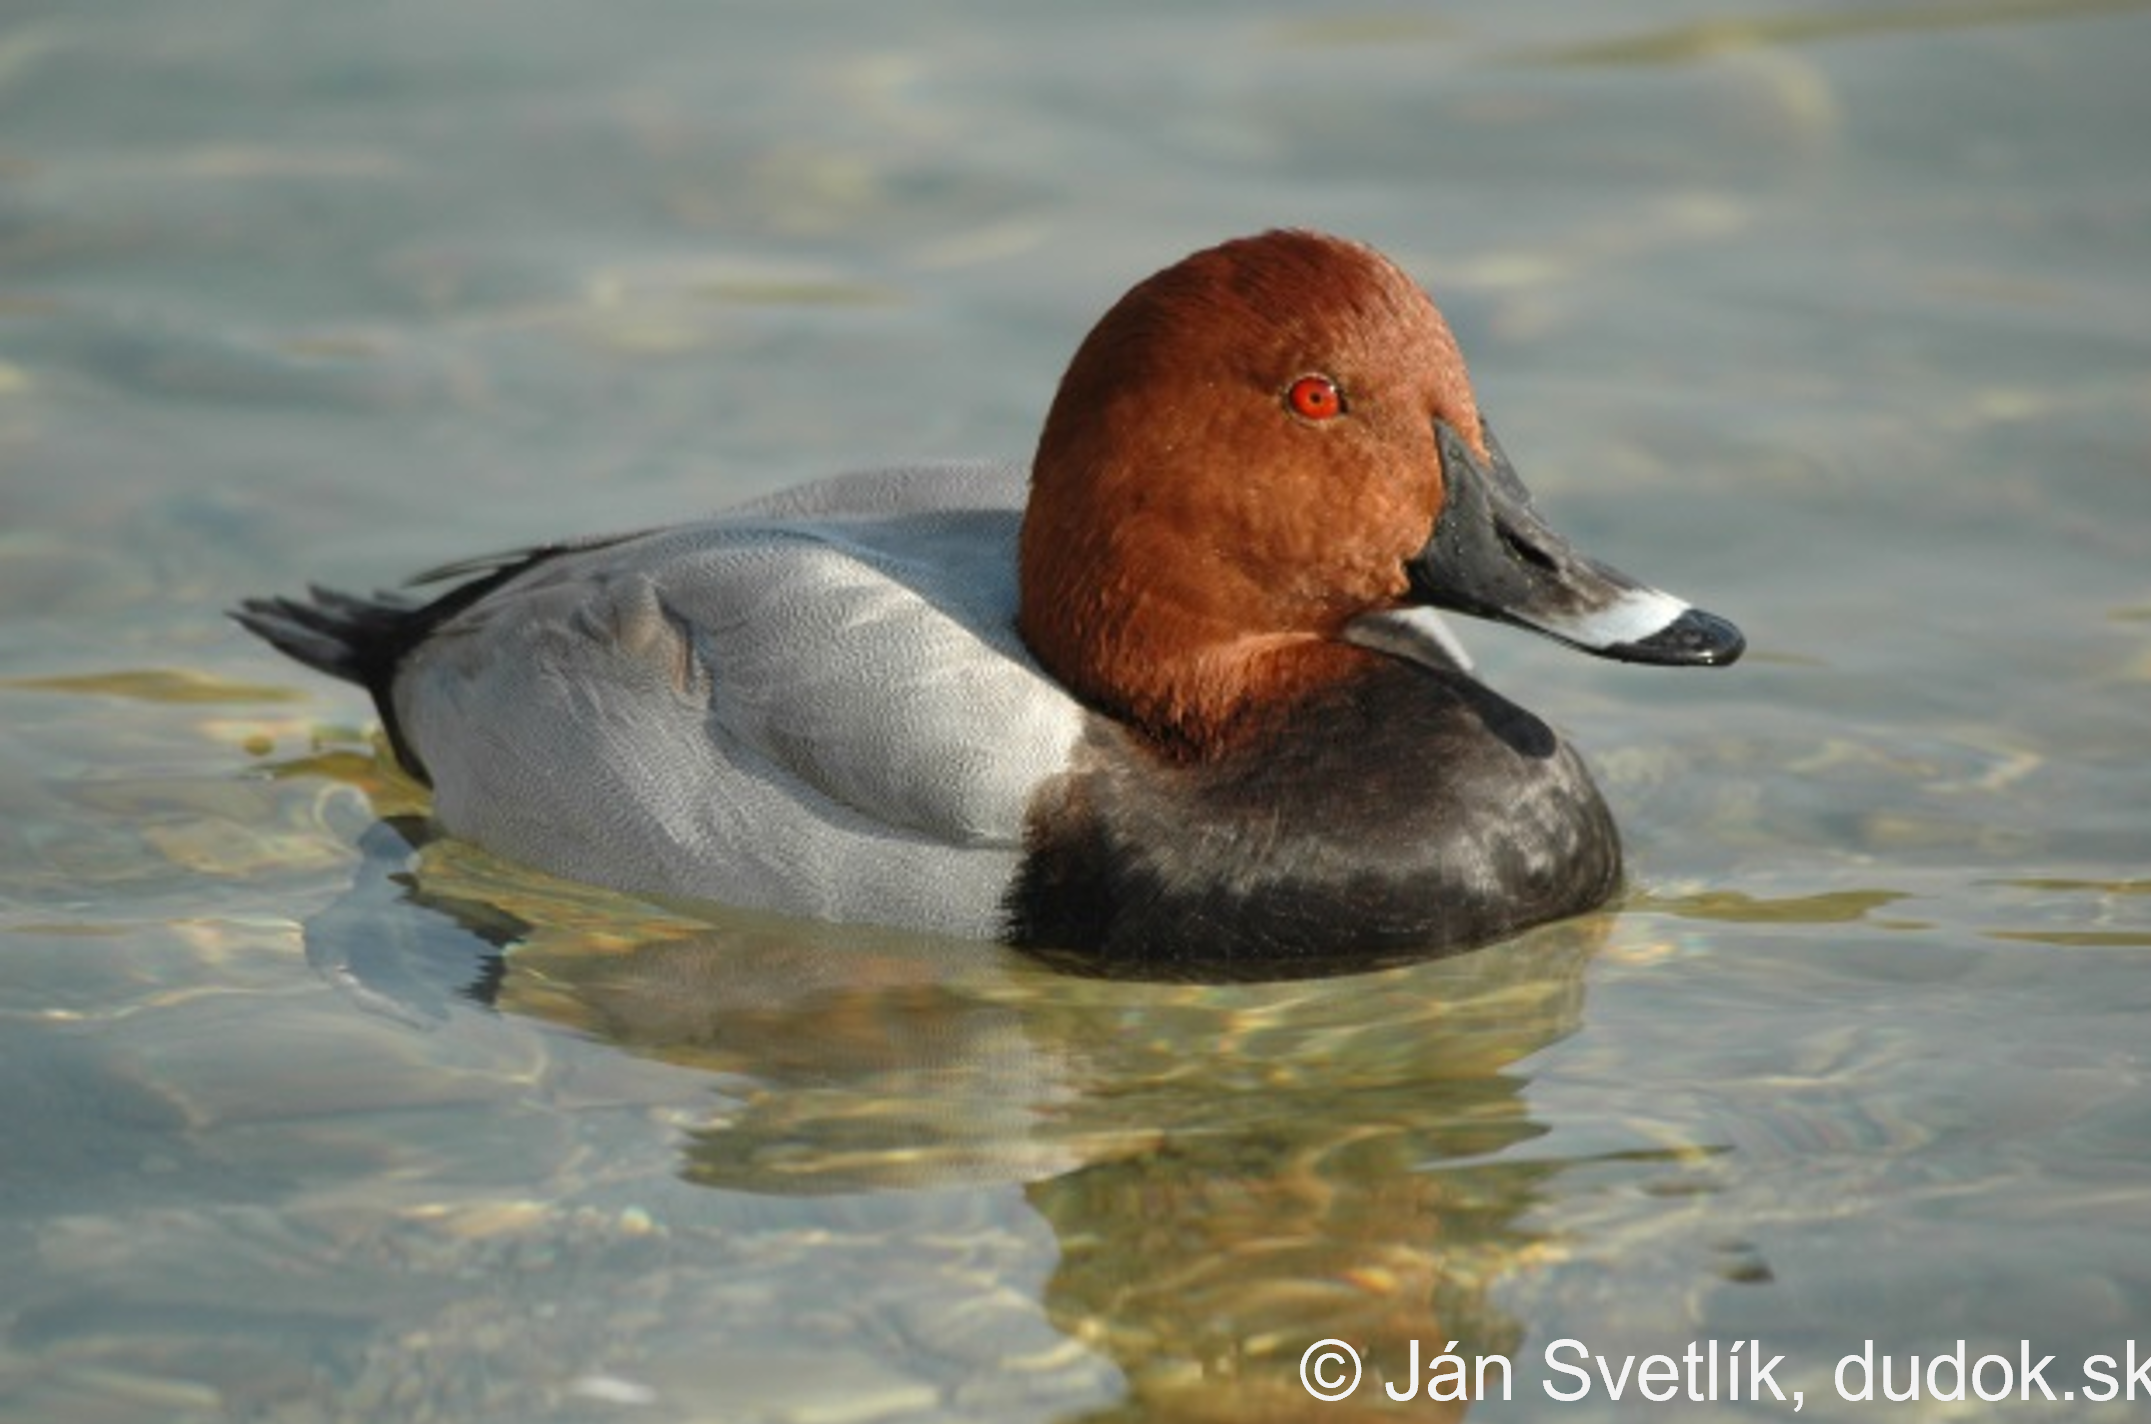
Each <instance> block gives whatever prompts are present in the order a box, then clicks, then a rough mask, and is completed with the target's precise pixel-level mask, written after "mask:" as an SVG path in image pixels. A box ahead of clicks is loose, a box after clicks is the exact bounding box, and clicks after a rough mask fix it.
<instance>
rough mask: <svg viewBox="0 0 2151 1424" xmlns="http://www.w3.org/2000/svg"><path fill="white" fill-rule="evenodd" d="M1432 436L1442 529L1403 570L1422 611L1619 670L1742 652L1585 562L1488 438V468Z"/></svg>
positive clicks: (1713, 625)
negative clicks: (1488, 622) (1529, 633)
mask: <svg viewBox="0 0 2151 1424" xmlns="http://www.w3.org/2000/svg"><path fill="white" fill-rule="evenodd" d="M1482 428H1483V427H1482ZM1435 433H1436V435H1437V436H1438V437H1439V439H1440V442H1441V462H1442V485H1443V501H1442V512H1441V518H1440V519H1439V520H1438V521H1436V523H1435V525H1434V535H1433V537H1432V538H1431V539H1429V540H1428V541H1427V545H1426V547H1425V548H1424V549H1422V550H1420V552H1419V553H1418V555H1417V556H1416V557H1414V558H1413V559H1412V560H1411V562H1410V564H1409V565H1408V566H1407V568H1408V570H1409V573H1410V577H1411V586H1412V594H1413V596H1414V597H1415V598H1417V599H1418V600H1419V601H1421V602H1424V603H1428V604H1431V605H1433V606H1435V607H1437V608H1446V609H1451V610H1453V611H1455V612H1458V613H1468V614H1471V615H1472V616H1474V617H1478V618H1490V619H1493V620H1495V621H1497V622H1501V623H1514V624H1515V625H1517V626H1518V627H1520V628H1529V629H1531V630H1533V631H1534V632H1538V633H1543V634H1545V635H1546V636H1547V637H1549V638H1553V639H1555V640H1557V641H1559V642H1563V643H1567V644H1568V645H1569V646H1570V647H1573V648H1581V649H1582V650H1583V651H1585V652H1587V653H1596V654H1597V655H1598V656H1600V657H1602V658H1614V659H1617V660H1619V661H1621V662H1630V663H1658V664H1662V665H1666V666H1701V667H1723V666H1724V665H1726V664H1727V663H1730V662H1733V661H1734V660H1735V659H1737V658H1739V656H1740V654H1741V651H1742V650H1743V649H1745V648H1746V647H1747V640H1746V639H1745V638H1743V637H1742V636H1741V633H1740V630H1739V629H1738V628H1736V627H1734V626H1733V625H1732V624H1731V623H1729V622H1727V621H1726V620H1725V619H1723V618H1720V617H1718V616H1717V615H1716V614H1714V613H1705V612H1704V611H1703V610H1702V609H1700V608H1695V607H1691V606H1690V605H1689V604H1688V603H1687V602H1685V601H1684V600H1682V599H1678V598H1675V597H1674V596H1673V595H1672V594H1669V593H1661V592H1660V591H1659V590H1657V589H1655V588H1651V587H1649V586H1648V585H1646V584H1641V583H1638V582H1637V581H1636V580H1634V579H1632V578H1630V577H1629V576H1628V575H1626V574H1624V573H1622V572H1621V571H1620V570H1618V569H1614V568H1609V567H1608V566H1607V565H1605V564H1602V563H1599V562H1598V561H1597V560H1596V559H1591V558H1586V557H1585V556H1584V555H1583V554H1580V553H1578V552H1577V551H1576V549H1575V548H1574V546H1572V545H1571V544H1570V543H1569V542H1568V540H1566V539H1564V538H1562V537H1561V536H1560V535H1559V534H1556V533H1555V532H1554V531H1553V529H1552V528H1550V527H1549V526H1548V525H1547V523H1546V521H1545V520H1544V519H1542V518H1540V517H1539V512H1538V510H1537V509H1536V508H1534V507H1533V505H1532V503H1531V492H1530V491H1529V490H1527V489H1525V488H1524V484H1523V481H1522V480H1520V479H1518V478H1517V477H1516V472H1515V470H1513V469H1512V468H1510V466H1509V461H1508V457H1507V456H1506V455H1504V454H1502V452H1501V446H1500V445H1499V444H1498V443H1496V442H1495V440H1494V437H1493V433H1492V432H1491V431H1487V432H1486V448H1487V452H1488V458H1486V459H1483V460H1482V459H1481V458H1480V457H1479V456H1478V455H1477V454H1476V453H1474V452H1473V450H1472V448H1471V446H1470V445H1469V444H1467V443H1466V442H1465V440H1464V438H1463V437H1462V436H1460V435H1458V434H1457V433H1456V431H1454V430H1452V429H1450V428H1449V426H1448V425H1446V424H1443V423H1441V422H1438V421H1437V422H1436V423H1435Z"/></svg>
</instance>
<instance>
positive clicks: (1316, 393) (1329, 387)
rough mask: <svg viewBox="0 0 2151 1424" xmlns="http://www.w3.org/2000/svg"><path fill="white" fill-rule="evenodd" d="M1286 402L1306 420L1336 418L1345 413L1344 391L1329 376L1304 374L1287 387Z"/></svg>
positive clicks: (1293, 411) (1295, 412) (1295, 413)
mask: <svg viewBox="0 0 2151 1424" xmlns="http://www.w3.org/2000/svg"><path fill="white" fill-rule="evenodd" d="M1285 404H1286V405H1287V406H1290V407H1291V408H1292V413H1293V414H1294V415H1297V416H1299V417H1301V418H1302V419H1304V420H1335V419H1336V418H1337V417H1338V416H1340V415H1343V414H1344V392H1342V391H1340V390H1338V389H1337V383H1336V382H1335V381H1333V380H1331V379H1330V378H1329V377H1327V376H1302V377H1300V378H1299V379H1298V380H1296V381H1294V382H1293V383H1292V384H1291V386H1289V387H1288V388H1287V389H1286V391H1285Z"/></svg>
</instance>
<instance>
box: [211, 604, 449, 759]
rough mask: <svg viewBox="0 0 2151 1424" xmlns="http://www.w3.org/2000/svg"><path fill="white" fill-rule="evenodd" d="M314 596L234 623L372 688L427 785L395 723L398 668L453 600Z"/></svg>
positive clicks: (395, 739)
mask: <svg viewBox="0 0 2151 1424" xmlns="http://www.w3.org/2000/svg"><path fill="white" fill-rule="evenodd" d="M454 592H460V590H456V591H454ZM454 592H451V594H450V595H449V598H452V597H453V596H454ZM307 594H308V598H306V599H298V598H250V599H247V600H246V601H245V602H244V603H241V604H240V605H239V606H238V607H237V608H234V609H232V610H231V617H232V620H233V621H234V622H236V623H237V624H238V625H239V626H240V627H242V628H244V629H246V630H247V631H248V632H249V633H252V634H254V635H255V636H256V637H258V638H260V639H262V640H263V641H264V642H266V643H268V644H269V645H270V646H271V647H273V648H275V649H276V650H277V651H278V652H280V653H284V654H287V655H288V656H290V657H293V658H296V659H297V660H298V661H300V662H302V663H305V664H306V665H307V666H308V667H310V668H314V669H316V670H317V671H320V672H325V673H327V674H328V675H329V676H331V677H340V678H342V679H343V680H344V681H345V682H355V683H357V684H358V685H359V686H360V687H363V688H365V689H366V691H367V692H368V693H370V694H372V696H373V705H374V707H375V708H376V710H378V711H379V712H380V714H381V724H382V726H383V727H384V728H386V729H387V732H388V744H389V746H390V747H391V748H393V749H394V751H395V753H396V760H397V761H399V762H401V763H403V767H404V770H406V771H408V772H410V773H411V774H412V775H413V776H415V777H417V778H418V779H419V780H421V781H425V780H427V777H426V768H425V764H424V763H423V762H421V761H420V760H419V759H418V754H417V753H416V752H415V751H413V750H412V749H411V745H410V743H409V742H408V741H406V740H405V739H404V735H403V728H402V726H401V725H400V724H399V722H398V721H397V718H396V700H395V697H394V695H393V693H394V689H395V683H396V667H397V665H398V664H399V663H401V662H402V661H403V657H404V654H406V653H408V652H410V651H411V649H413V648H415V647H417V646H418V645H419V644H420V643H421V642H423V641H425V638H426V635H427V634H428V633H431V632H432V631H433V630H434V628H436V627H438V626H439V624H440V622H441V619H442V618H443V617H445V616H446V614H445V613H443V612H441V611H439V608H440V605H441V604H443V603H446V602H448V601H449V598H442V599H438V600H435V601H434V602H433V603H426V604H421V603H416V602H413V601H412V600H410V599H407V598H403V597H400V596H398V595H396V594H393V593H377V594H375V595H374V596H373V597H372V598H357V597H354V596H353V595H351V594H348V593H338V592H337V591H336V590H335V589H332V588H322V587H320V586H319V585H313V586H310V587H309V588H308V589H307ZM466 601H467V600H466ZM457 606H458V607H461V606H462V602H460V601H459V602H458V605H457ZM450 611H452V610H450Z"/></svg>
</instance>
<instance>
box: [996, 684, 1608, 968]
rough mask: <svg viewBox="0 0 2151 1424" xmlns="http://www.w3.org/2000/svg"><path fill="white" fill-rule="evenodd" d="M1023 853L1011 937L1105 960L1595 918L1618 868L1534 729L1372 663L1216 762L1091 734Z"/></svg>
mask: <svg viewBox="0 0 2151 1424" xmlns="http://www.w3.org/2000/svg"><path fill="white" fill-rule="evenodd" d="M1028 838H1029V846H1028V853H1027V855H1026V857H1025V860H1024V863H1023V866H1022V869H1021V870H1020V872H1019V873H1018V875H1017V878H1016V881H1015V883H1014V884H1013V886H1012V887H1011V889H1010V891H1009V896H1008V902H1007V909H1008V917H1009V921H1008V939H1009V941H1010V942H1011V943H1013V944H1017V945H1020V946H1023V947H1026V948H1033V949H1040V950H1048V951H1058V952H1070V953H1074V954H1078V955H1085V956H1096V957H1098V958H1099V959H1101V960H1103V961H1108V962H1113V963H1119V964H1122V965H1126V964H1128V963H1130V962H1151V963H1154V964H1158V965H1160V966H1162V965H1165V964H1169V963H1187V964H1191V965H1193V964H1216V965H1235V964H1237V965H1243V966H1251V965H1252V964H1254V963H1259V962H1264V961H1268V962H1273V963H1274V962H1277V961H1297V960H1335V959H1338V958H1340V957H1359V956H1365V957H1368V958H1374V959H1379V958H1382V957H1385V956H1386V957H1397V956H1403V955H1417V954H1427V953H1434V952H1438V951H1441V950H1452V949H1462V948H1467V947H1469V946H1472V945H1476V944H1483V943H1485V942H1487V941H1489V940H1493V939H1498V938H1500V937H1502V936H1504V935H1507V934H1511V933H1514V932H1515V931H1517V930H1520V929H1524V928H1526V927H1528V926H1531V925H1534V924H1540V923H1543V922H1545V921H1548V920H1554V919H1559V918H1561V917H1563V916H1567V915H1573V914H1577V913H1580V912H1582V911H1584V910H1588V909H1591V908H1593V907H1594V906H1597V905H1600V904H1603V903H1604V902H1605V901H1606V899H1607V898H1608V897H1609V896H1611V895H1612V894H1613V892H1614V890H1615V889H1616V888H1617V887H1618V885H1619V883H1620V874H1621V853H1620V842H1619V838H1618V836H1617V834H1616V832H1615V830H1614V826H1613V820H1612V817H1611V816H1610V815H1609V814H1608V812H1607V810H1606V806H1605V802H1604V801H1603V800H1602V799H1601V798H1600V796H1599V794H1598V788H1597V787H1596V786H1594V785H1593V784H1592V782H1591V777H1590V773H1589V772H1587V771H1586V770H1585V769H1584V766H1583V763H1582V761H1581V759H1580V758H1578V757H1577V755H1576V754H1575V752H1574V751H1572V750H1571V749H1570V748H1569V747H1567V746H1566V745H1564V744H1563V743H1562V742H1561V740H1560V739H1559V738H1558V737H1556V736H1555V735H1554V733H1553V731H1552V729H1551V728H1549V727H1547V726H1546V724H1545V723H1543V722H1541V721H1540V720H1539V719H1538V718H1536V717H1534V716H1532V715H1531V714H1530V713H1529V712H1527V711H1525V710H1524V709H1523V708H1521V707H1518V706H1516V705H1515V704H1514V703H1512V702H1509V701H1507V700H1506V699H1504V698H1502V697H1501V696H1499V695H1498V694H1496V693H1494V692H1492V691H1491V690H1489V689H1487V688H1486V687H1484V686H1482V685H1481V684H1479V683H1478V682H1476V681H1474V680H1473V679H1471V678H1470V677H1468V676H1465V675H1464V674H1462V673H1455V672H1447V671H1442V670H1437V669H1431V668H1427V667H1423V666H1420V665H1417V664H1413V663H1406V662H1402V661H1392V660H1388V659H1384V660H1382V661H1381V662H1379V663H1378V664H1376V665H1374V666H1373V667H1372V668H1371V669H1370V671H1369V672H1368V673H1367V674H1366V675H1364V676H1362V677H1360V678H1358V679H1356V680H1353V681H1351V682H1348V683H1344V684H1340V685H1336V686H1332V687H1328V688H1325V689H1323V690H1322V691H1321V692H1319V693H1318V694H1316V695H1314V696H1312V697H1310V698H1308V699H1306V700H1305V701H1303V702H1301V703H1300V704H1298V705H1296V706H1293V707H1291V708H1289V709H1287V710H1286V711H1285V712H1284V713H1283V714H1282V715H1281V716H1280V717H1279V719H1278V720H1277V721H1276V722H1275V723H1273V724H1271V725H1270V726H1269V727H1268V728H1267V729H1266V731H1265V733H1264V735H1262V736H1261V737H1259V738H1257V739H1253V740H1251V741H1249V742H1248V743H1247V744H1245V745H1244V746H1243V747H1241V748H1238V749H1236V750H1235V751H1234V752H1233V753H1231V754H1230V755H1227V756H1225V757H1222V758H1218V759H1215V760H1210V761H1204V762H1195V763H1181V762H1175V761H1172V760H1170V759H1168V758H1165V757H1163V756H1161V755H1159V754H1158V753H1157V752H1155V751H1154V750H1153V749H1151V748H1150V747H1148V746H1147V745H1146V744H1144V743H1143V742H1141V741H1140V740H1139V739H1137V738H1135V737H1133V736H1131V735H1129V734H1128V733H1127V732H1126V731H1125V730H1124V729H1122V728H1120V727H1119V726H1117V725H1115V724H1112V723H1110V722H1106V721H1104V720H1103V719H1095V720H1094V724H1093V729H1092V731H1091V734H1090V735H1089V736H1088V738H1087V739H1086V742H1085V745H1084V746H1083V748H1082V749H1081V751H1080V752H1079V755H1078V757H1077V760H1076V763H1075V766H1074V767H1073V768H1072V769H1071V770H1070V771H1069V772H1068V773H1066V774H1065V775H1063V776H1061V777H1059V778H1056V779H1055V780H1054V781H1052V782H1050V783H1048V784H1047V785H1046V786H1045V787H1043V788H1041V790H1040V792H1039V795H1038V797H1037V799H1036V800H1035V801H1034V802H1033V804H1032V807H1031V811H1030V825H1029V832H1028Z"/></svg>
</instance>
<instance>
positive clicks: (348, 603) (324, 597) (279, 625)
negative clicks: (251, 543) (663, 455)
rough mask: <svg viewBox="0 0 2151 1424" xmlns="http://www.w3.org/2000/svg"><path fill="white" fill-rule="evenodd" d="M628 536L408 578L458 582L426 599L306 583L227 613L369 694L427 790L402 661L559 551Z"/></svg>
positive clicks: (399, 756)
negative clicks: (402, 704)
mask: <svg viewBox="0 0 2151 1424" xmlns="http://www.w3.org/2000/svg"><path fill="white" fill-rule="evenodd" d="M633 537H634V536H633V535H629V534H616V535H609V536H603V537H600V538H596V539H581V540H576V541H574V542H572V543H564V544H545V545H541V546H539V547H537V548H534V549H516V550H513V551H511V552H508V553H505V554H493V555H488V556H486V557H484V558H478V559H467V560H465V561H464V562H462V563H457V564H449V565H447V566H446V567H444V568H438V569H434V570H431V571H430V572H427V573H423V574H420V575H419V576H418V577H417V578H415V579H413V580H412V582H413V583H414V584H428V583H439V582H442V581H444V580H447V579H461V580H462V582H460V583H458V584H456V585H455V586H453V587H452V588H450V589H448V591H447V592H445V593H443V594H441V595H440V596H439V597H437V598H433V599H429V600H427V601H425V602H420V601H418V600H416V599H411V598H406V597H404V596H403V595H402V594H397V593H377V594H375V595H374V596H373V597H371V598H358V597H355V596H354V595H352V594H348V593H338V592H337V591H336V590H335V589H332V588H323V587H321V586H320V585H319V584H313V585H309V586H308V588H307V590H306V592H307V598H305V599H297V598H250V599H247V600H246V601H245V602H244V603H241V604H240V605H239V606H238V607H237V608H234V609H232V610H231V616H232V619H233V621H234V622H236V623H238V625H239V626H240V627H242V628H244V629H246V630H247V631H248V632H249V633H252V634H254V635H255V636H256V637H258V638H261V639H263V640H264V641H266V642H267V643H268V644H269V645H270V646H271V647H273V648H275V649H276V650H277V651H279V652H282V653H286V654H288V655H290V656H291V657H294V658H297V659H298V660H299V661H300V662H302V663H305V664H306V665H307V666H308V667H310V668H315V669H317V670H319V671H321V672H325V673H327V674H328V675H329V676H330V677H340V678H342V679H343V680H344V681H345V682H355V683H357V684H358V685H359V686H360V687H363V688H365V689H366V691H367V692H369V693H371V694H372V695H373V705H374V707H375V709H376V710H378V711H379V712H380V714H381V726H382V728H383V729H384V730H385V731H387V733H388V744H389V746H390V747H391V748H392V749H393V750H394V751H395V753H396V760H397V761H399V762H401V763H402V764H403V769H404V770H405V771H408V772H409V773H410V774H411V775H413V776H415V777H417V778H418V779H419V780H420V781H423V782H425V783H426V784H427V785H428V786H430V785H432V784H433V778H432V777H431V776H429V775H427V773H426V764H425V763H424V762H423V761H420V760H419V757H418V753H417V751H415V750H414V749H413V748H412V746H411V743H410V742H409V740H408V739H406V738H405V736H404V735H403V724H402V723H401V722H400V721H398V720H397V717H396V697H395V689H396V672H397V670H398V669H399V668H400V667H401V666H402V665H403V660H404V658H405V656H406V655H408V654H409V653H410V651H411V650H412V649H413V648H416V647H417V646H418V645H419V644H420V643H423V642H425V641H426V639H428V638H430V637H432V636H433V630H434V629H436V628H438V627H440V626H441V625H442V624H443V623H446V622H447V621H448V620H449V619H451V618H453V617H455V616H456V615H457V614H458V613H461V612H462V611H463V610H464V609H466V608H468V607H470V606H471V605H472V604H474V603H476V602H477V601H478V600H479V599H481V598H484V597H485V596H486V595H487V594H489V593H491V592H492V591H493V590H494V589H497V588H499V587H500V586H501V585H502V584H505V583H507V582H508V581H509V580H511V579H513V578H515V577H516V576H517V575H518V574H522V573H526V572H528V571H529V570H531V569H534V568H536V567H537V566H538V565H540V564H542V563H545V562H546V561H548V560H550V559H555V558H558V557H560V556H561V555H562V554H571V553H576V552H578V551H581V550H585V549H602V548H605V547H606V546H608V545H611V544H617V543H620V542H621V541H623V540H625V539H630V538H633Z"/></svg>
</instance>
